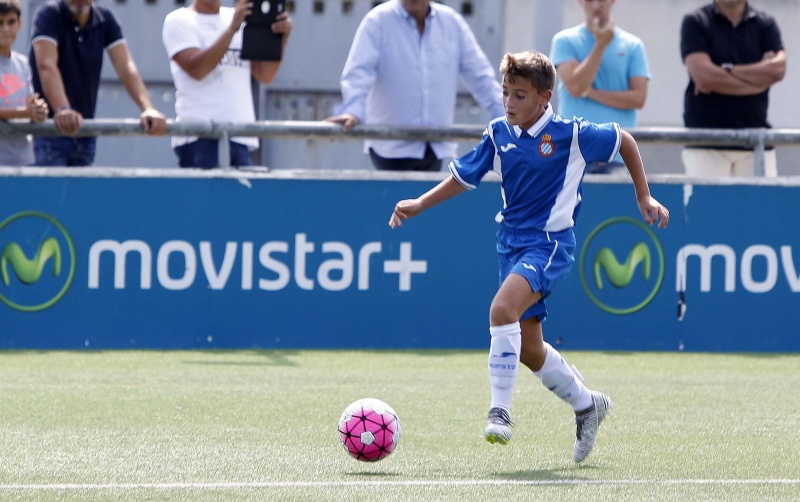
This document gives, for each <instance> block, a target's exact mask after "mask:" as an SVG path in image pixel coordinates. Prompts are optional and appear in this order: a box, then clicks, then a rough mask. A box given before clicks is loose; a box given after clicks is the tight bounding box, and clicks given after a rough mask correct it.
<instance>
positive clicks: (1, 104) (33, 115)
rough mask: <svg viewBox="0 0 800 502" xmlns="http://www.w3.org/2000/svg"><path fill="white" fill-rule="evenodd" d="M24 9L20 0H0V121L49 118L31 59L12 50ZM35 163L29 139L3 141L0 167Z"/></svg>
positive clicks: (9, 137) (0, 142)
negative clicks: (36, 89) (33, 82)
mask: <svg viewBox="0 0 800 502" xmlns="http://www.w3.org/2000/svg"><path fill="white" fill-rule="evenodd" d="M21 12H22V9H21V5H20V3H19V0H0V120H10V119H29V120H32V121H34V122H41V121H43V120H44V119H46V118H47V103H46V102H45V100H43V99H41V98H40V97H39V96H38V95H37V94H34V93H33V90H32V88H31V70H30V66H28V58H26V57H25V56H23V55H22V54H20V53H18V52H16V51H13V50H11V46H12V45H14V41H15V40H16V38H17V33H19V29H20V26H21V24H20V15H21ZM29 164H33V143H32V140H31V137H30V136H4V137H2V138H0V165H6V166H26V165H29Z"/></svg>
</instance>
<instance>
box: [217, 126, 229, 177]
mask: <svg viewBox="0 0 800 502" xmlns="http://www.w3.org/2000/svg"><path fill="white" fill-rule="evenodd" d="M218 142H219V148H218V149H217V150H218V151H217V158H218V161H219V167H221V168H222V169H230V168H231V145H230V143H229V142H228V131H225V130H223V131H222V134H221V135H220V137H219V140H218Z"/></svg>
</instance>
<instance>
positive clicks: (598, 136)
mask: <svg viewBox="0 0 800 502" xmlns="http://www.w3.org/2000/svg"><path fill="white" fill-rule="evenodd" d="M621 144H622V132H621V131H620V128H619V124H617V123H616V122H606V123H605V124H595V123H593V122H588V121H585V120H584V121H582V122H581V123H580V125H579V128H578V146H579V147H580V149H581V154H582V155H583V158H584V160H586V162H587V163H592V162H598V161H602V162H611V161H613V160H614V158H615V157H616V156H617V154H618V153H619V147H620V145H621Z"/></svg>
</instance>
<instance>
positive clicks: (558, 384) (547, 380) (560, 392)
mask: <svg viewBox="0 0 800 502" xmlns="http://www.w3.org/2000/svg"><path fill="white" fill-rule="evenodd" d="M544 346H545V349H546V351H547V353H546V355H545V358H544V364H543V365H542V368H541V369H540V370H539V371H534V372H533V374H534V375H535V376H536V377H537V378H539V380H541V381H542V384H543V385H544V386H545V387H547V388H548V389H549V390H550V392H552V393H553V394H555V395H556V396H558V397H559V398H561V399H562V400H563V401H566V402H567V403H569V405H570V406H572V409H573V410H575V411H583V410H585V409H587V408H590V407H591V406H592V404H593V402H592V393H591V392H590V391H589V389H587V388H586V386H585V385H583V379H582V378H580V377H579V375H577V374H576V371H577V370H575V371H573V370H572V368H570V367H569V365H567V362H566V361H565V360H564V358H563V357H562V356H561V354H560V353H559V352H558V351H557V350H556V349H554V348H553V346H552V345H550V344H549V343H547V342H545V344H544Z"/></svg>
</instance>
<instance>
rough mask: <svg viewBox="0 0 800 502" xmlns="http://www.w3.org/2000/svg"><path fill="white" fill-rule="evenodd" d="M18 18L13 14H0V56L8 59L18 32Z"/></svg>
mask: <svg viewBox="0 0 800 502" xmlns="http://www.w3.org/2000/svg"><path fill="white" fill-rule="evenodd" d="M19 27H20V22H19V16H17V14H16V13H15V12H8V13H6V14H0V54H2V55H4V56H6V57H9V56H10V55H11V46H12V45H14V40H16V38H17V33H18V32H19Z"/></svg>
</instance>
